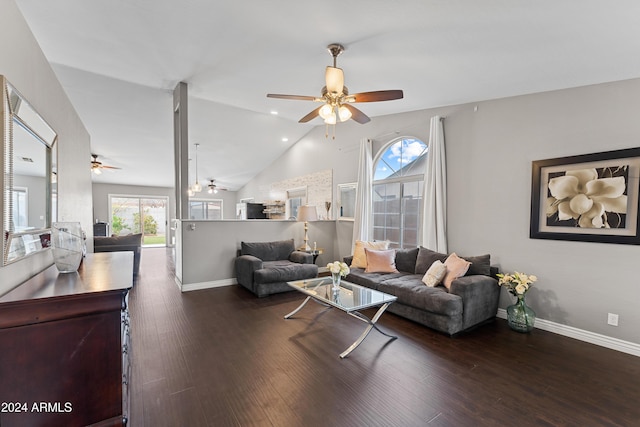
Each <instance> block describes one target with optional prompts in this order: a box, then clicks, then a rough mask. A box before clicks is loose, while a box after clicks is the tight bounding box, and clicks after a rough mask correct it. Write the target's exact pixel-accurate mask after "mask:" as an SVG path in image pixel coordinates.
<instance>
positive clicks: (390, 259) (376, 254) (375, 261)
mask: <svg viewBox="0 0 640 427" xmlns="http://www.w3.org/2000/svg"><path fill="white" fill-rule="evenodd" d="M364 253H365V255H366V256H367V268H366V269H365V270H364V272H365V273H397V272H398V270H397V269H396V251H394V250H393V249H388V250H385V251H374V250H371V249H367V248H364Z"/></svg>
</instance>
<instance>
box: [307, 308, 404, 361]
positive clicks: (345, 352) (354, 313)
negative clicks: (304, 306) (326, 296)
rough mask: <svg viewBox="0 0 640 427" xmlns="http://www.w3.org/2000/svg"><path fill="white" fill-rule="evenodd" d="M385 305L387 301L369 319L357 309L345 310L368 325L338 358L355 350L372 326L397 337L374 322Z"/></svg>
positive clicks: (342, 357)
mask: <svg viewBox="0 0 640 427" xmlns="http://www.w3.org/2000/svg"><path fill="white" fill-rule="evenodd" d="M305 302H306V301H305ZM387 307H389V303H386V304H384V305H383V306H382V307H380V308H379V309H378V312H377V313H376V314H375V316H373V318H372V319H369V318H368V317H367V316H365V315H364V314H362V313H359V312H357V311H354V312H351V311H349V312H347V314H349V315H351V316H353V317H355V318H356V319H359V320H362V321H363V322H365V323H368V324H369V326H367V329H365V330H364V332H363V333H362V335H360V337H359V338H358V339H357V340H356V341H355V342H354V343H353V344H351V346H350V347H349V348H348V349H346V350H345V351H343V352H342V353H340V358H341V359H344V358H345V357H347V356H348V355H349V353H351V352H352V351H353V350H355V349H356V348H357V347H358V346H359V345H360V344H361V343H362V341H364V339H365V338H366V337H367V335H369V332H371V329H373V328H376V330H377V331H378V332H380V333H381V334H382V335H385V336H387V337H389V338H392V339H396V338H398V337H396V336H394V335H389V334H387V333H385V332H383V331H382V330H380V328H378V327H377V326H376V322H377V321H378V319H380V316H382V313H384V311H385V310H386V309H387Z"/></svg>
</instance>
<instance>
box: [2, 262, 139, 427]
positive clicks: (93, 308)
mask: <svg viewBox="0 0 640 427" xmlns="http://www.w3.org/2000/svg"><path fill="white" fill-rule="evenodd" d="M132 285H133V253H131V252H109V253H98V254H88V255H87V256H86V258H85V259H84V261H83V263H82V265H81V266H80V269H79V270H78V273H66V274H59V273H58V270H57V269H56V267H55V266H51V267H49V268H48V269H46V270H45V271H43V272H42V273H40V274H38V275H36V276H34V277H33V278H31V279H29V280H28V281H26V282H24V283H23V284H21V285H20V286H18V287H17V288H15V289H13V290H12V291H10V292H9V293H7V294H5V295H3V296H2V297H0V405H2V406H0V426H1V427H13V426H27V425H28V426H65V427H68V426H87V425H98V426H122V425H126V423H127V417H128V407H129V392H128V389H129V377H130V367H129V346H130V342H129V313H128V309H127V301H128V293H129V289H131V287H132Z"/></svg>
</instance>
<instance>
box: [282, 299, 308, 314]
mask: <svg viewBox="0 0 640 427" xmlns="http://www.w3.org/2000/svg"><path fill="white" fill-rule="evenodd" d="M310 299H311V297H307V298H306V299H305V300H304V301H302V304H300V305H299V306H298V308H296V309H295V310H293V311H292V312H291V313H289V314H287V315H286V316H284V318H285V319H288V318H290V317H291V316H293V315H294V314H296V313H297V312H299V311H300V310H301V309H302V307H304V306H305V304H306V303H307V302H308V301H309V300H310Z"/></svg>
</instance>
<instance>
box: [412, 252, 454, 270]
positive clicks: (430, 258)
mask: <svg viewBox="0 0 640 427" xmlns="http://www.w3.org/2000/svg"><path fill="white" fill-rule="evenodd" d="M445 259H447V254H441V253H440V252H435V251H432V250H431V249H427V248H425V247H422V246H420V248H419V249H418V257H417V259H416V269H415V274H420V275H423V274H424V273H426V272H427V270H428V269H429V267H431V266H432V265H433V262H434V261H442V262H444V260H445Z"/></svg>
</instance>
